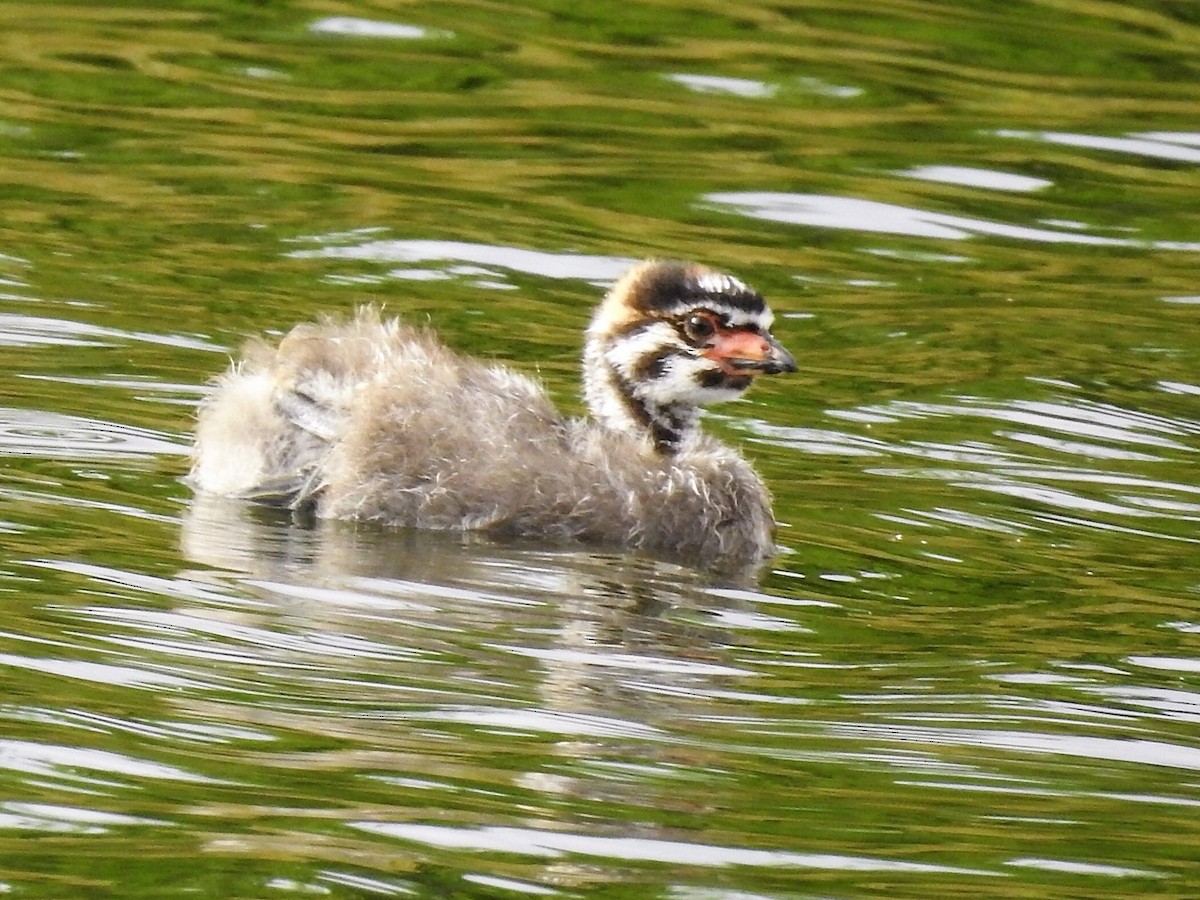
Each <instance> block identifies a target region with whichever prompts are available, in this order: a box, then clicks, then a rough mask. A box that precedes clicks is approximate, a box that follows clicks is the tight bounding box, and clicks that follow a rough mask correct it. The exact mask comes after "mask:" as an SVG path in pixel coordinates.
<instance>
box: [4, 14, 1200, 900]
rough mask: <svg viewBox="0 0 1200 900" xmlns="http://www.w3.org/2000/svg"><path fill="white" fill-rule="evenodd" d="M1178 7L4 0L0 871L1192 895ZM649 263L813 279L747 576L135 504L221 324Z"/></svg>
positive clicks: (480, 885) (450, 323) (184, 881)
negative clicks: (763, 554) (778, 541)
mask: <svg viewBox="0 0 1200 900" xmlns="http://www.w3.org/2000/svg"><path fill="white" fill-rule="evenodd" d="M1192 5H1193V6H1194V4H1192ZM60 6H61V7H62V9H59V7H60ZM168 6H173V7H177V8H170V9H168V8H167V7H168ZM317 6H320V7H321V8H320V9H317ZM1188 6H1189V5H1188V4H1184V3H1178V2H1176V3H1166V2H1158V3H1140V4H1119V3H1107V4H1104V3H1094V2H1087V0H1061V2H1056V3H1042V4H1039V5H1038V6H1037V11H1038V15H1037V16H1036V17H1031V16H1030V15H1029V9H1028V7H1027V6H1025V5H1021V4H1007V5H1005V4H984V3H976V4H965V3H948V2H936V0H930V2H922V3H910V2H895V0H891V2H889V0H885V2H882V3H879V4H869V5H867V4H846V3H843V4H780V3H776V4H725V5H720V4H695V3H691V4H685V3H678V2H672V0H664V2H658V3H654V4H624V5H622V4H592V5H589V6H587V7H581V6H580V5H579V4H574V5H572V4H568V3H561V2H560V3H554V4H535V5H529V4H526V5H518V4H504V3H491V2H489V3H476V4H430V3H427V4H422V5H408V6H405V7H404V9H403V10H401V11H399V12H397V10H400V7H399V6H398V5H396V4H383V3H375V4H373V5H367V4H331V3H325V4H307V5H306V4H299V5H297V4H289V3H280V2H275V3H269V2H259V3H253V4H247V3H237V2H234V0H205V2H203V3H190V4H174V5H170V4H149V3H142V4H138V3H120V4H116V3H108V4H103V3H102V4H91V5H87V4H74V5H69V4H63V3H51V2H44V3H38V4H32V3H24V4H21V3H17V4H4V5H0V22H2V23H3V26H4V28H5V40H6V48H7V49H8V50H10V51H11V53H10V56H11V57H12V59H11V60H9V62H11V63H12V64H10V65H6V66H3V67H0V96H3V98H4V101H5V103H4V107H3V110H2V111H0V158H2V159H3V168H4V178H5V184H6V187H5V205H4V217H3V222H2V223H0V249H2V250H3V251H4V252H3V253H0V345H2V352H3V354H4V358H5V365H4V366H0V395H2V397H3V399H2V401H0V402H2V404H3V407H4V409H3V411H0V421H3V422H4V427H3V428H2V429H0V463H2V465H0V534H2V540H0V543H2V544H3V548H2V552H0V596H2V599H3V602H2V603H0V673H2V675H3V684H4V692H3V696H2V697H0V735H2V737H0V796H2V797H3V799H2V800H0V856H2V857H3V859H4V861H5V866H4V867H3V870H2V871H0V893H3V892H5V891H7V892H9V893H11V894H13V895H14V896H18V895H26V894H28V895H30V896H38V897H76V896H81V895H82V894H84V893H86V894H87V895H89V896H92V895H95V896H114V897H122V898H130V900H134V898H139V897H156V898H157V897H159V896H161V895H162V894H164V892H169V891H171V890H173V891H175V892H176V893H191V894H193V895H195V896H197V897H222V898H223V897H263V896H287V895H295V896H301V895H303V896H308V895H311V896H336V897H343V896H366V895H378V896H414V897H442V896H470V897H476V896H485V895H486V896H493V895H496V896H499V895H501V894H502V893H503V894H505V895H509V894H511V895H513V896H517V895H519V894H522V893H524V894H532V895H537V896H545V895H561V896H572V897H574V896H581V897H582V896H589V897H590V896H601V895H602V896H628V897H639V898H640V897H647V898H655V900H659V898H664V900H712V898H715V897H718V896H719V897H721V898H733V897H739V898H740V897H746V898H749V897H754V898H781V897H785V896H786V897H792V896H798V895H804V896H827V897H859V896H868V895H869V896H878V897H883V896H889V897H892V896H895V897H915V896H925V897H960V896H975V895H986V896H987V897H989V898H992V897H994V898H997V900H1028V898H1031V897H1039V898H1041V897H1050V896H1055V897H1057V896H1073V897H1094V896H1099V895H1120V896H1135V895H1139V896H1140V895H1150V894H1171V893H1172V892H1174V894H1175V895H1178V896H1190V895H1191V894H1195V893H1196V891H1195V890H1193V889H1191V888H1190V886H1191V885H1193V883H1194V882H1195V880H1196V865H1195V861H1196V860H1195V857H1196V849H1195V848H1196V840H1195V831H1196V829H1195V826H1194V822H1195V818H1196V813H1197V810H1198V809H1200V787H1198V784H1197V782H1198V778H1197V773H1198V768H1197V756H1196V754H1197V751H1198V748H1200V740H1198V739H1197V723H1198V722H1200V699H1198V698H1200V616H1198V615H1197V611H1196V609H1197V599H1198V597H1200V580H1198V578H1197V575H1196V562H1195V560H1196V552H1195V551H1196V544H1195V541H1196V540H1197V537H1198V535H1200V530H1198V529H1200V523H1198V522H1197V519H1198V518H1200V510H1198V509H1197V506H1200V495H1198V494H1197V492H1196V479H1195V457H1196V449H1197V447H1198V446H1200V445H1198V442H1197V437H1198V436H1200V430H1197V424H1196V419H1197V415H1196V400H1197V395H1198V392H1200V387H1198V385H1200V379H1198V378H1197V376H1196V373H1197V371H1200V360H1198V358H1197V342H1196V339H1195V312H1196V310H1197V308H1198V306H1200V294H1198V288H1197V284H1196V268H1195V262H1196V260H1195V258H1194V253H1188V252H1179V251H1186V250H1195V249H1196V246H1197V245H1196V243H1195V242H1196V240H1197V236H1196V233H1195V226H1196V217H1195V209H1196V203H1195V194H1196V190H1195V189H1196V174H1197V173H1196V162H1197V156H1196V154H1197V153H1198V152H1200V135H1198V134H1197V131H1196V123H1195V114H1194V110H1195V109H1196V107H1197V102H1198V101H1200V84H1198V83H1197V79H1196V78H1195V71H1194V66H1193V65H1192V62H1193V60H1194V58H1195V43H1196V42H1195V40H1194V35H1195V27H1194V25H1195V23H1194V22H1189V21H1187V19H1188V11H1186V10H1185V8H1186V7H1188ZM354 7H357V8H354ZM53 12H60V13H62V14H58V15H55V14H53ZM342 12H345V13H353V12H359V13H361V14H362V15H363V16H365V18H352V17H350V16H342V15H338V13H342ZM392 16H395V17H397V21H395V22H392V21H387V20H388V19H389V18H390V17H392ZM1064 47H1069V48H1071V51H1072V52H1063V48H1064ZM672 73H673V74H672ZM800 73H805V74H800ZM1134 128H1136V129H1137V130H1136V131H1134V130H1133V129H1134ZM955 164H960V165H955ZM1035 176H1036V177H1037V178H1038V179H1044V180H1045V181H1053V185H1052V186H1049V185H1043V184H1041V183H1040V182H1036V181H1034V180H1033V179H1034V177H1035ZM1018 188H1019V189H1020V190H1016V189H1018ZM755 192H761V193H755ZM706 195H710V196H715V197H725V198H728V200H727V202H720V201H718V200H714V199H709V200H707V201H699V202H703V203H705V204H706V205H707V206H709V207H711V208H710V209H697V208H696V207H697V202H698V201H697V198H700V197H704V196H706ZM914 197H916V198H921V197H928V198H929V199H928V201H923V200H920V199H912V198H914ZM869 201H879V202H869ZM957 204H962V205H961V206H959V205H957ZM712 208H715V210H716V211H715V212H714V211H713V209H712ZM730 212H734V213H737V214H735V215H730V214H729V213H730ZM959 213H963V215H958V214H959ZM946 214H949V215H946ZM792 222H795V223H798V224H800V225H811V226H815V227H816V228H820V229H828V230H820V231H817V230H813V229H809V230H806V231H805V232H804V233H801V232H800V231H799V229H797V228H793V227H790V225H789V223H792ZM781 223H782V224H781ZM833 229H837V230H833ZM297 235H309V236H308V237H299V238H298V237H297ZM395 236H398V237H401V238H423V239H426V240H391V239H390V238H392V237H395ZM1142 238H1146V239H1148V240H1144V241H1143V240H1141V239H1142ZM1159 239H1164V240H1159ZM1165 239H1169V240H1165ZM1171 241H1178V242H1179V243H1172V242H1171ZM864 245H869V246H864ZM574 249H580V250H581V252H578V253H576V252H572V251H573V250H574ZM1114 250H1115V251H1117V252H1114ZM1160 250H1161V251H1163V252H1159V251H1160ZM282 251H298V252H297V253H296V254H295V255H294V256H291V257H281V252H282ZM541 251H545V252H541ZM555 251H561V252H555ZM939 251H950V252H939ZM1168 251H1169V252H1168ZM652 254H661V255H666V256H683V257H695V258H704V259H712V260H718V259H720V260H724V261H725V262H726V263H728V264H729V265H731V266H734V267H736V268H737V269H738V270H739V271H742V272H744V273H745V274H746V275H747V276H751V277H752V278H753V280H756V281H757V280H758V279H759V278H760V277H761V279H762V280H763V282H764V283H767V284H773V285H774V287H773V288H772V291H773V292H774V291H775V290H779V291H781V292H782V293H785V294H786V293H787V292H788V291H789V290H790V291H794V292H801V291H802V292H804V293H805V294H806V298H805V299H806V302H805V304H804V308H805V310H806V313H807V314H811V315H813V316H814V318H813V319H811V320H810V321H807V322H805V323H804V327H803V332H804V339H805V343H806V344H807V346H806V347H805V351H806V352H805V364H806V367H807V368H808V371H809V376H808V378H807V380H804V381H800V382H796V383H794V384H792V385H789V386H787V387H786V389H785V388H784V387H783V386H781V387H780V389H779V390H778V391H775V390H773V389H772V390H767V391H764V392H763V393H762V394H758V395H756V396H755V398H754V400H753V402H752V403H749V404H744V405H742V406H740V407H738V408H737V409H736V410H734V412H733V414H731V415H729V416H727V417H720V416H714V417H713V419H714V420H715V421H714V427H715V428H717V429H720V430H724V431H726V432H729V431H738V430H742V431H745V432H749V437H750V438H751V439H752V440H753V441H754V445H753V446H752V447H751V448H750V449H751V450H752V451H753V452H754V453H755V456H756V459H757V461H758V462H759V463H760V465H761V467H762V468H763V469H764V471H765V472H766V473H767V474H768V477H769V481H770V483H771V484H772V486H773V488H774V489H775V491H776V494H777V498H776V499H777V505H776V510H777V512H778V514H779V516H780V518H782V519H784V520H785V524H786V526H787V527H786V528H784V529H783V530H782V531H781V534H780V536H781V538H782V539H783V540H785V541H787V542H788V545H789V547H788V550H789V552H788V554H787V555H786V556H785V557H784V558H783V559H782V560H781V565H782V566H783V568H781V569H780V570H779V571H776V572H774V573H770V574H769V575H768V580H767V587H766V588H765V589H764V590H763V591H755V590H729V589H726V588H714V587H713V586H711V585H710V584H707V583H705V582H704V581H703V580H702V579H700V578H698V577H697V576H695V575H694V574H693V573H690V572H689V571H687V570H684V569H680V568H678V567H673V566H669V565H663V564H657V563H651V562H648V561H645V560H637V559H632V558H629V557H625V556H608V555H605V554H602V553H595V552H582V551H577V550H568V549H553V548H552V549H546V548H540V547H531V546H528V545H501V544H495V543H489V542H487V541H486V540H482V541H481V540H478V539H476V538H472V537H469V536H461V535H438V534H428V533H406V532H395V533H384V532H379V531H373V530H370V529H360V530H355V529H347V528H338V527H332V526H326V525H323V524H320V523H317V524H312V523H293V522H292V521H291V520H290V519H288V518H287V517H286V516H285V517H282V518H281V517H278V516H275V517H272V515H271V514H270V513H269V512H268V511H263V510H251V509H247V508H245V507H242V506H241V505H239V504H233V506H232V507H231V508H230V509H227V510H225V511H219V510H218V511H215V512H214V511H213V510H211V509H204V508H202V507H200V506H194V507H188V506H187V503H188V500H187V498H186V494H187V492H186V491H185V489H184V488H183V487H182V486H181V485H180V484H179V483H178V481H177V478H178V476H180V475H182V472H183V469H184V464H183V461H182V459H181V458H180V456H179V452H178V451H179V449H180V448H179V445H181V444H182V443H183V439H182V435H183V434H184V433H185V432H187V431H188V430H189V428H190V424H191V421H190V410H189V409H188V408H186V405H185V404H190V403H191V402H192V401H193V400H194V399H195V397H196V396H197V395H198V393H199V388H198V387H197V386H198V385H200V384H201V383H203V382H204V381H205V380H206V379H207V378H208V377H209V375H210V374H211V372H212V371H213V370H214V368H216V367H215V366H214V364H213V358H212V354H213V353H214V352H223V350H222V348H221V347H218V346H216V345H217V344H225V343H229V344H232V343H233V342H235V341H236V340H237V337H238V336H239V335H244V334H252V333H259V332H260V331H261V329H262V327H263V325H264V324H270V323H274V324H278V323H281V322H289V321H295V320H296V319H299V318H308V317H310V316H311V315H312V314H313V313H315V312H316V311H319V310H323V309H329V308H330V307H331V306H338V305H342V304H343V303H345V304H346V305H349V304H350V303H359V302H363V301H367V300H372V301H375V302H377V303H380V304H389V305H394V304H397V303H409V304H412V302H413V301H412V295H413V294H414V293H419V295H420V300H419V303H420V305H421V311H422V312H428V313H429V314H430V315H431V316H432V317H434V318H436V319H437V321H438V324H439V327H442V328H444V329H448V330H449V331H448V333H449V334H450V335H452V336H453V337H454V341H455V343H456V344H457V343H458V342H459V341H460V340H461V341H463V344H462V346H470V338H471V337H472V335H473V334H479V333H481V332H483V331H484V330H485V329H486V333H487V339H486V341H484V342H483V343H486V347H485V348H483V349H486V350H487V351H488V352H490V353H492V354H494V355H498V356H508V357H512V358H518V359H523V360H531V361H533V360H540V361H542V363H541V364H542V365H543V366H544V368H545V371H544V372H543V375H544V376H545V377H547V380H548V381H550V382H551V387H552V389H554V388H555V387H556V385H555V381H554V379H555V378H556V377H558V373H559V372H560V371H563V372H565V371H566V368H567V366H566V364H565V362H562V361H563V360H565V359H566V357H567V356H568V355H571V354H573V353H574V346H575V343H574V341H575V337H576V335H575V334H574V332H573V331H572V330H571V329H573V328H574V326H576V325H578V316H579V314H580V311H581V309H582V307H583V305H584V304H585V302H588V301H589V300H590V297H591V295H592V294H594V291H593V290H592V289H591V288H589V287H586V286H585V285H583V284H581V282H580V280H582V281H595V282H606V281H608V280H611V279H612V278H613V277H614V276H616V275H617V274H618V273H619V272H620V271H622V270H623V269H624V268H625V267H626V266H627V265H628V263H629V260H628V259H626V258H625V257H627V256H638V257H640V256H644V255H652ZM796 273H803V275H804V277H805V279H806V280H804V281H800V280H796V281H793V280H792V278H793V277H794V276H795V275H796ZM413 279H427V281H426V282H424V283H422V284H421V285H420V290H419V291H413V290H412V285H411V284H410V283H408V282H409V281H411V280H413ZM571 279H577V280H574V281H573V280H571ZM332 284H341V285H345V287H344V288H338V289H331V285H332ZM515 288H520V292H518V291H517V290H515ZM1010 296H1012V297H1015V298H1016V302H1014V303H1013V304H1011V305H1009V304H1006V303H1000V302H995V301H997V300H998V299H999V298H1007V297H1010ZM484 305H486V308H481V307H482V306H484ZM468 317H469V318H468ZM781 324H782V325H783V327H784V328H795V326H796V324H797V323H796V322H794V321H792V320H786V319H785V320H783V321H782V322H781ZM901 334H903V335H905V336H899V335H901ZM206 335H214V336H215V337H213V338H212V339H211V343H210V341H209V340H206V339H205V336H206ZM885 338H886V339H885ZM510 345H511V346H510ZM510 350H511V351H512V352H509V351H510ZM527 351H528V352H527ZM550 360H553V361H554V362H553V363H547V362H546V361H550ZM560 362H562V365H563V368H562V370H559V369H557V368H555V367H556V366H559V365H560ZM532 364H533V363H532V362H531V365H532ZM1029 376H1046V377H1043V378H1040V379H1039V380H1037V381H1034V380H1031V379H1030V377H1029ZM558 388H559V389H560V390H561V392H562V394H561V397H562V398H565V397H566V395H567V394H568V392H570V393H571V394H573V393H574V391H575V387H574V380H573V378H572V377H570V376H569V375H563V376H562V379H561V382H559V383H558ZM176 402H177V403H179V404H181V405H173V404H175V403H176ZM830 408H831V411H830V412H829V413H828V414H825V415H823V413H822V410H824V409H830ZM745 415H753V416H756V417H757V419H758V420H760V421H751V422H747V421H745V419H744V418H742V416H745ZM181 514H182V515H183V517H184V520H183V522H182V523H181V521H180V517H181ZM181 524H182V528H183V536H182V537H183V546H184V548H185V552H184V553H183V554H181V553H180V552H179V543H180V528H181ZM1114 823H1120V826H1119V827H1115V826H1114ZM1131 835H1132V836H1133V837H1131ZM39 837H40V838H41V839H38V838H39ZM31 838H32V839H31ZM131 848H132V850H131ZM981 873H990V874H991V875H1002V876H1004V877H999V878H997V877H986V879H985V877H984V875H983V874H981ZM1160 876H1166V878H1164V880H1162V881H1157V880H1155V881H1153V882H1152V881H1149V880H1148V879H1158V878H1159V877H1160ZM1113 879H1118V880H1117V881H1115V882H1114V880H1113ZM1139 879H1143V880H1139ZM165 885H170V888H168V889H166V891H164V886H165Z"/></svg>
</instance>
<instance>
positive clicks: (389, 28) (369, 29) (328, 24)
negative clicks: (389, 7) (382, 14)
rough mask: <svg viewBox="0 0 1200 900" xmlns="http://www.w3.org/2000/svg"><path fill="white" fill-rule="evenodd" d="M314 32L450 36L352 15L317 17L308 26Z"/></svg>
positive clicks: (409, 37) (403, 37)
mask: <svg viewBox="0 0 1200 900" xmlns="http://www.w3.org/2000/svg"><path fill="white" fill-rule="evenodd" d="M308 30H309V31H311V32H313V33H314V34H337V35H347V36H350V37H371V38H390V39H392V40H408V41H412V40H419V39H421V38H430V37H450V36H451V35H450V32H448V31H436V30H432V29H429V28H421V27H420V26H418V25H403V24H401V23H399V22H379V21H376V20H374V19H359V18H356V17H354V16H330V17H328V18H325V19H317V21H315V22H313V23H312V24H311V25H309V26H308Z"/></svg>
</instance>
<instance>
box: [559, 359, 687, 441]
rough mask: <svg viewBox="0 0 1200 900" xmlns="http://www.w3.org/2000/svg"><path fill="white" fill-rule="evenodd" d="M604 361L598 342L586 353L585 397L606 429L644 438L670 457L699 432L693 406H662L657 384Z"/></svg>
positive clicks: (673, 403) (676, 404)
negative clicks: (629, 374) (635, 378)
mask: <svg viewBox="0 0 1200 900" xmlns="http://www.w3.org/2000/svg"><path fill="white" fill-rule="evenodd" d="M621 368H622V367H620V366H619V365H615V364H614V363H613V362H612V361H611V360H609V359H607V358H606V357H605V354H604V352H603V349H602V348H601V347H599V346H597V343H596V342H589V344H588V348H587V350H586V351H585V353H584V367H583V394H584V399H585V400H586V401H587V405H588V409H589V410H590V411H591V413H592V416H593V417H594V418H595V419H596V420H597V421H598V422H599V423H600V424H601V425H603V426H604V427H606V428H611V429H612V430H614V431H622V432H625V433H626V434H629V435H633V436H634V437H637V438H641V439H643V440H645V441H646V442H647V444H648V445H649V446H651V447H653V448H654V450H655V451H657V452H658V453H661V454H663V455H664V456H670V455H673V454H674V453H676V452H678V451H679V449H680V448H681V447H682V446H683V445H684V444H685V443H687V441H688V440H689V439H690V438H691V437H692V436H693V435H694V434H695V433H696V432H697V431H699V427H700V410H699V409H698V408H697V407H696V406H695V405H694V404H690V403H684V402H680V401H675V402H661V401H658V400H656V398H655V397H654V390H653V387H654V381H653V380H652V379H648V380H645V381H640V382H639V381H635V380H633V379H631V378H629V377H628V376H627V375H626V374H624V373H623V372H622V371H621Z"/></svg>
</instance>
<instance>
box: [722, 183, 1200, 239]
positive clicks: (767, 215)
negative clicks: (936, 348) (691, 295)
mask: <svg viewBox="0 0 1200 900" xmlns="http://www.w3.org/2000/svg"><path fill="white" fill-rule="evenodd" d="M701 200H702V201H703V202H704V204H706V205H709V206H711V207H712V208H714V209H718V210H723V211H726V212H733V213H740V214H741V215H744V216H749V217H750V218H752V219H763V220H765V221H768V222H784V223H786V224H789V225H808V226H811V227H815V228H839V229H846V230H850V231H861V232H869V233H874V234H902V235H909V236H911V237H927V238H939V239H942V240H955V241H959V240H965V239H967V238H970V237H973V236H977V235H988V236H991V237H1002V238H1012V239H1014V240H1021V241H1033V242H1036V243H1042V244H1092V245H1095V246H1101V247H1141V248H1147V249H1155V250H1186V251H1197V250H1200V243H1196V242H1191V243H1188V242H1179V241H1156V240H1136V239H1133V238H1117V237H1104V236H1101V235H1093V234H1085V233H1083V232H1082V231H1052V230H1050V229H1046V228H1031V227H1029V226H1028V225H1011V224H1008V223H1007V222H992V221H988V220H987V219H975V218H970V217H967V216H956V215H950V214H948V213H938V212H931V211H929V210H924V209H917V208H915V207H910V206H900V205H898V204H895V203H880V202H878V201H876V200H861V199H858V198H855V197H835V196H831V195H827V194H789V193H783V192H779V191H745V192H731V193H713V194H705V195H704V196H703V197H702V198H701Z"/></svg>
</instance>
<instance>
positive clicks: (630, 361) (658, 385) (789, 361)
mask: <svg viewBox="0 0 1200 900" xmlns="http://www.w3.org/2000/svg"><path fill="white" fill-rule="evenodd" d="M772 320H773V317H772V315H771V311H770V309H768V308H767V304H766V301H764V300H763V298H762V295H761V294H759V293H758V292H757V291H755V290H754V289H752V288H750V287H747V286H746V285H745V284H743V283H742V282H740V281H738V280H737V279H736V278H734V277H732V276H731V275H726V274H724V273H722V272H718V271H716V270H714V269H710V268H707V267H706V266H701V265H698V264H695V263H679V262H663V261H658V260H654V261H650V262H644V263H641V264H640V265H638V266H636V267H635V268H634V269H632V270H631V271H630V272H628V273H627V274H626V275H625V276H624V277H622V278H621V279H620V280H619V281H618V282H617V283H616V284H615V285H613V287H612V290H610V291H609V292H608V295H607V296H606V297H605V298H604V301H603V302H602V303H601V304H600V306H599V307H598V308H597V310H596V314H595V316H594V317H593V318H592V323H591V325H590V326H589V327H588V331H587V345H586V348H585V350H584V395H585V398H586V399H587V402H588V406H589V408H590V409H591V411H592V414H593V415H594V416H595V417H596V418H597V419H599V420H600V421H601V422H603V423H604V424H606V425H608V426H609V427H610V428H618V429H621V430H624V431H630V432H634V433H640V434H646V435H647V436H648V437H649V439H650V440H651V442H652V443H653V444H654V446H655V447H656V448H657V449H658V450H659V451H661V452H664V453H670V452H673V451H674V450H676V449H678V448H679V446H680V445H681V444H682V443H683V442H684V440H685V439H686V438H687V436H688V435H689V434H690V433H691V432H692V431H693V429H694V428H695V427H696V425H697V420H698V415H699V407H701V406H704V405H707V404H709V403H717V402H720V401H722V400H733V399H736V398H737V397H740V396H741V395H742V394H743V393H744V392H745V391H746V389H747V388H748V387H750V385H751V383H752V382H753V381H754V379H755V377H757V376H759V375H773V374H777V373H780V372H794V371H796V361H795V360H794V359H793V358H792V355H791V354H790V353H788V352H787V350H785V349H784V348H783V347H782V346H781V345H780V344H779V342H778V341H776V340H775V338H774V337H772V336H771V331H770V329H771V322H772Z"/></svg>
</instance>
